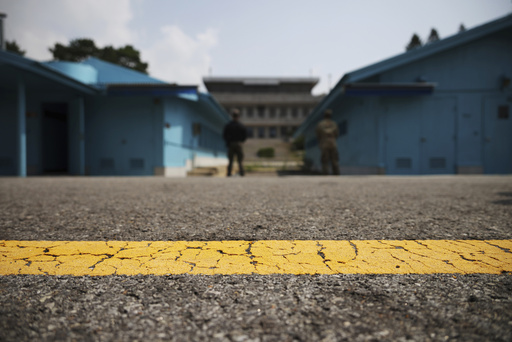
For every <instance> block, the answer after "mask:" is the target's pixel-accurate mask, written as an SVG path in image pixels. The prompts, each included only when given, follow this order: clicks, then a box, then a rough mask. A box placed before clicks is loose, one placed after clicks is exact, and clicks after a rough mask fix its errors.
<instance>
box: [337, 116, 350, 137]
mask: <svg viewBox="0 0 512 342" xmlns="http://www.w3.org/2000/svg"><path fill="white" fill-rule="evenodd" d="M338 130H339V132H340V136H342V135H346V134H347V132H348V124H347V120H343V121H342V122H340V123H339V124H338Z"/></svg>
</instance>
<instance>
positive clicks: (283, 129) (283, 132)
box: [281, 126, 288, 137]
mask: <svg viewBox="0 0 512 342" xmlns="http://www.w3.org/2000/svg"><path fill="white" fill-rule="evenodd" d="M281 136H282V137H287V136H288V127H286V126H281Z"/></svg>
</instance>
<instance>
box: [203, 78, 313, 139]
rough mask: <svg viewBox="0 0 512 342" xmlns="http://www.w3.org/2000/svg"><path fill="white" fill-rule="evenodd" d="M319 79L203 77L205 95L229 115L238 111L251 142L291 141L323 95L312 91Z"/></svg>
mask: <svg viewBox="0 0 512 342" xmlns="http://www.w3.org/2000/svg"><path fill="white" fill-rule="evenodd" d="M318 81H319V79H318V78H314V77H308V78H293V77H288V78H277V77H275V78H273V77H204V78H203V82H204V84H205V86H206V88H207V89H208V92H209V93H210V94H211V95H212V96H213V97H214V98H215V99H216V100H217V102H219V103H220V104H221V105H222V106H223V107H224V108H225V109H226V110H227V111H228V112H230V111H231V109H233V108H238V109H239V110H240V113H241V120H242V121H243V123H244V125H245V126H246V127H247V130H248V137H249V139H250V140H252V139H280V140H287V139H288V138H290V137H291V136H292V135H293V133H294V132H295V130H296V129H297V128H298V127H299V126H300V125H301V123H302V122H303V121H304V120H305V119H306V118H307V117H308V116H309V114H310V113H311V112H312V110H313V108H314V107H315V106H316V105H317V104H318V103H319V102H320V101H321V99H322V97H323V96H314V95H313V94H312V93H311V91H312V89H313V87H314V86H315V85H316V84H317V83H318Z"/></svg>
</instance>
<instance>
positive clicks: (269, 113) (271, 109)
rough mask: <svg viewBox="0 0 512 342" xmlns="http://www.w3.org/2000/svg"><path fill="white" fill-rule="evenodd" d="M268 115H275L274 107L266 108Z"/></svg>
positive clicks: (272, 116)
mask: <svg viewBox="0 0 512 342" xmlns="http://www.w3.org/2000/svg"><path fill="white" fill-rule="evenodd" d="M268 116H269V117H270V118H275V117H276V108H274V107H272V108H269V109H268Z"/></svg>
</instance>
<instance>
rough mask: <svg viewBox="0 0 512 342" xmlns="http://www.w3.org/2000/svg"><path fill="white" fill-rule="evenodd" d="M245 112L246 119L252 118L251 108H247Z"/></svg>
mask: <svg viewBox="0 0 512 342" xmlns="http://www.w3.org/2000/svg"><path fill="white" fill-rule="evenodd" d="M245 110H246V113H247V117H248V118H252V117H253V112H252V108H251V107H248V108H246V109H245Z"/></svg>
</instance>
